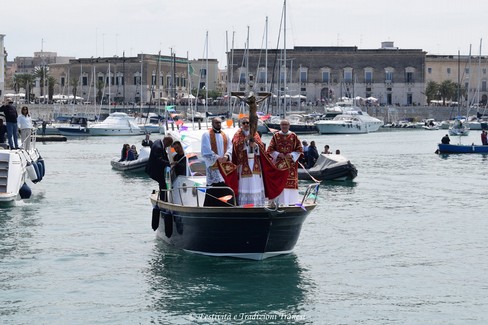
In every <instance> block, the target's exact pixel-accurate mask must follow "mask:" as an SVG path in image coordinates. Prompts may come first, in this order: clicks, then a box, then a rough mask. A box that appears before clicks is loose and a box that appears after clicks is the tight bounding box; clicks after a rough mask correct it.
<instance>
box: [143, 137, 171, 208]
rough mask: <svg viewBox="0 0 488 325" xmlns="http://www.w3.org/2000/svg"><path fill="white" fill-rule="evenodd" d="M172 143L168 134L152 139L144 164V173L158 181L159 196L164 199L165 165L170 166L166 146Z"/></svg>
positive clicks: (165, 187)
mask: <svg viewBox="0 0 488 325" xmlns="http://www.w3.org/2000/svg"><path fill="white" fill-rule="evenodd" d="M171 144H173V138H172V137H170V136H165V137H164V138H163V140H161V139H157V140H156V141H154V143H153V145H152V147H151V153H150V154H149V160H148V162H147V165H146V169H145V171H146V173H147V174H148V175H149V177H151V178H152V179H154V180H155V181H157V182H158V184H159V191H160V198H161V199H162V200H166V197H167V196H166V191H163V190H166V189H167V185H166V180H165V175H164V173H165V170H166V167H169V166H170V161H169V157H168V151H167V150H168V148H169V147H170V146H171Z"/></svg>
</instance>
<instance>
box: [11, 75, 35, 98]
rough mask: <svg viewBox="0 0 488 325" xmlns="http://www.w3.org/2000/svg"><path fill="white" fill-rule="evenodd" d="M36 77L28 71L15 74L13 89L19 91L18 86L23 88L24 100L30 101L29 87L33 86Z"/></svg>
mask: <svg viewBox="0 0 488 325" xmlns="http://www.w3.org/2000/svg"><path fill="white" fill-rule="evenodd" d="M35 81H36V77H35V76H34V75H32V74H29V73H21V74H16V75H15V76H14V84H15V90H16V91H20V88H24V89H25V100H26V101H27V102H30V99H31V96H30V95H31V89H32V87H33V86H34V83H35Z"/></svg>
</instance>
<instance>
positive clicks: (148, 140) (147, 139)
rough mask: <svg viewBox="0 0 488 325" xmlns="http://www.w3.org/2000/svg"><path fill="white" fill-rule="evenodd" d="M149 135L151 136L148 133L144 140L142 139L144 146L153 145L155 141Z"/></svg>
mask: <svg viewBox="0 0 488 325" xmlns="http://www.w3.org/2000/svg"><path fill="white" fill-rule="evenodd" d="M149 137H150V134H149V133H146V138H145V139H144V140H142V146H143V147H152V145H153V142H152V140H151V139H149Z"/></svg>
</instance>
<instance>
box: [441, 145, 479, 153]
mask: <svg viewBox="0 0 488 325" xmlns="http://www.w3.org/2000/svg"><path fill="white" fill-rule="evenodd" d="M438 146H439V149H438V150H437V151H436V153H441V154H445V153H481V154H488V146H487V145H475V144H474V143H473V144H443V143H439V144H438Z"/></svg>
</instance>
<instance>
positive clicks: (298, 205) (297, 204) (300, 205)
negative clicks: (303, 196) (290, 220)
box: [295, 203, 307, 211]
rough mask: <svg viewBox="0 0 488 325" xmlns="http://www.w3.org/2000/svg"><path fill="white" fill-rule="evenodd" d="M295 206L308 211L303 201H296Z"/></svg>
mask: <svg viewBox="0 0 488 325" xmlns="http://www.w3.org/2000/svg"><path fill="white" fill-rule="evenodd" d="M295 206H297V207H300V208H302V209H303V210H305V211H307V209H306V208H305V207H304V206H303V204H301V203H296V204H295Z"/></svg>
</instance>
